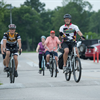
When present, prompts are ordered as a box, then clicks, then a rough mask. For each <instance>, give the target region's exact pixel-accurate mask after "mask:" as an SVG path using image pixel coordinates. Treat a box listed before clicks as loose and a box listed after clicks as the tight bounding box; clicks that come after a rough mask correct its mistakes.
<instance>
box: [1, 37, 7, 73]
mask: <svg viewBox="0 0 100 100" xmlns="http://www.w3.org/2000/svg"><path fill="white" fill-rule="evenodd" d="M3 49H4V48H3V39H2V40H1V54H2V57H3V64H4V68H6V63H5V53H4V52H3ZM4 71H5V70H4Z"/></svg>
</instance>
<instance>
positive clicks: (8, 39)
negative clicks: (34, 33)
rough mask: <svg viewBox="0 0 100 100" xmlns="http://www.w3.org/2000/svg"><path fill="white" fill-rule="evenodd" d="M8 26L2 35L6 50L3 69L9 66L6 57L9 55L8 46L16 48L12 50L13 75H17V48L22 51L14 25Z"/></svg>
mask: <svg viewBox="0 0 100 100" xmlns="http://www.w3.org/2000/svg"><path fill="white" fill-rule="evenodd" d="M8 27H9V32H6V33H5V34H4V36H3V42H4V52H6V57H5V61H6V68H5V71H9V67H8V65H9V59H8V58H9V55H10V48H15V49H16V50H15V51H14V59H15V77H18V73H17V66H18V60H17V56H18V50H19V51H22V49H21V37H20V35H19V34H18V33H17V32H15V30H16V25H15V24H10V25H9V26H8ZM17 42H18V45H19V49H18V47H17ZM17 49H18V50H17Z"/></svg>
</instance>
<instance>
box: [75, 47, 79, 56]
mask: <svg viewBox="0 0 100 100" xmlns="http://www.w3.org/2000/svg"><path fill="white" fill-rule="evenodd" d="M75 49H76V54H77V56H78V58H80V55H79V52H78V48H77V47H75Z"/></svg>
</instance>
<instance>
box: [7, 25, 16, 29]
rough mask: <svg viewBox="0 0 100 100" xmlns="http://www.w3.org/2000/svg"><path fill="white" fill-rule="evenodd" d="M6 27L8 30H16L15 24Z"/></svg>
mask: <svg viewBox="0 0 100 100" xmlns="http://www.w3.org/2000/svg"><path fill="white" fill-rule="evenodd" d="M8 27H9V29H10V28H13V29H16V25H15V24H10V25H9V26H8Z"/></svg>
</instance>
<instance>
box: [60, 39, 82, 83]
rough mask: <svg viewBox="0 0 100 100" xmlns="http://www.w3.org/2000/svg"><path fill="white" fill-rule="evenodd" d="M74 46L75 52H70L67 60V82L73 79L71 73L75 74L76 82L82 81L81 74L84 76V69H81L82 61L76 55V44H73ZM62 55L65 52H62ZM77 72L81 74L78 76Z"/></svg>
mask: <svg viewBox="0 0 100 100" xmlns="http://www.w3.org/2000/svg"><path fill="white" fill-rule="evenodd" d="M71 43H73V44H74V47H73V50H69V54H68V59H67V64H66V65H67V67H66V72H65V78H66V81H70V78H71V73H73V76H74V80H75V82H77V83H78V82H79V81H80V79H81V74H82V67H81V61H80V59H79V58H78V57H77V54H76V49H75V44H76V43H75V42H74V41H73V42H71ZM61 52H62V53H64V51H62V50H61ZM76 71H78V72H79V74H78V75H77V73H76Z"/></svg>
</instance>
